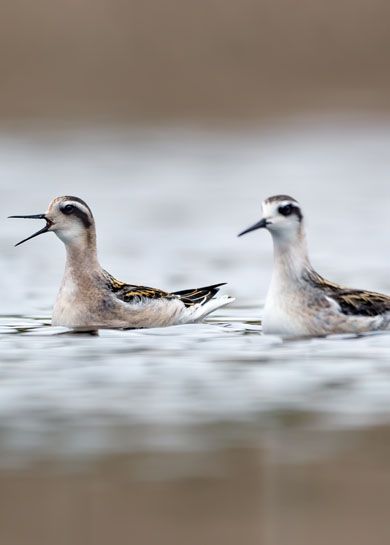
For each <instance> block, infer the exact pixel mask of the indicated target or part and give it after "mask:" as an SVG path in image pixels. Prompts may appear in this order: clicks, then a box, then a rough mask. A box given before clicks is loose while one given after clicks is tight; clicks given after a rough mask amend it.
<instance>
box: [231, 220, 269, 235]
mask: <svg viewBox="0 0 390 545" xmlns="http://www.w3.org/2000/svg"><path fill="white" fill-rule="evenodd" d="M267 225H268V221H267V220H266V219H265V218H262V219H261V220H260V221H258V222H257V223H255V224H254V225H251V226H250V227H248V229H244V231H241V233H239V234H238V235H237V236H238V237H242V235H246V234H247V233H250V232H251V231H256V229H263V228H264V227H267Z"/></svg>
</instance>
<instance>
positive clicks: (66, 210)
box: [61, 204, 74, 215]
mask: <svg viewBox="0 0 390 545" xmlns="http://www.w3.org/2000/svg"><path fill="white" fill-rule="evenodd" d="M73 211H74V206H73V204H67V205H66V206H64V208H62V210H61V212H62V213H63V214H66V215H69V214H71V213H72V212H73Z"/></svg>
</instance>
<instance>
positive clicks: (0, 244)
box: [0, 119, 390, 544]
mask: <svg viewBox="0 0 390 545" xmlns="http://www.w3.org/2000/svg"><path fill="white" fill-rule="evenodd" d="M389 147H390V123H389V124H386V123H384V122H367V120H364V121H362V120H360V121H356V120H351V119H348V120H345V121H344V122H343V123H340V121H339V120H338V122H337V123H336V122H333V121H332V120H328V121H323V120H322V121H308V122H306V123H305V124H304V125H297V124H294V123H291V124H290V125H288V126H284V127H282V126H281V127H278V128H273V129H272V130H271V129H268V130H262V131H258V130H246V131H235V132H222V131H214V132H213V131H208V132H207V131H200V130H184V129H177V128H167V129H164V128H159V129H154V130H152V129H149V130H145V129H142V130H135V129H134V130H132V131H125V130H97V129H94V130H92V129H90V130H89V129H88V130H81V129H77V130H76V129H74V130H71V129H69V130H67V131H62V132H60V131H55V130H50V131H48V130H46V131H43V130H42V131H21V130H14V131H9V132H7V133H3V134H2V135H0V189H1V201H0V212H1V213H0V216H1V217H2V218H5V217H6V216H8V215H10V214H33V213H42V212H44V211H45V209H46V207H47V204H48V202H49V201H50V200H51V198H53V197H54V196H56V195H61V194H73V195H77V196H79V197H82V198H83V199H85V200H86V201H87V202H88V204H89V205H90V206H91V207H92V209H93V210H94V213H95V217H96V221H97V228H98V243H99V253H100V259H101V262H102V264H103V265H104V267H105V268H107V269H108V270H109V271H110V272H111V273H112V274H114V275H115V276H117V277H119V278H121V279H124V280H127V281H129V282H133V283H142V284H146V285H151V286H155V287H161V288H165V289H168V290H169V289H172V290H173V289H177V290H178V289H183V288H188V287H196V286H198V285H205V284H207V283H216V282H223V281H225V282H227V283H228V285H227V286H226V287H225V288H224V289H223V291H224V292H226V293H229V294H231V295H234V296H235V297H236V298H237V300H236V303H235V304H234V305H232V306H231V307H228V308H225V309H222V310H221V311H219V312H217V313H215V314H214V315H213V316H212V317H211V318H210V319H209V320H208V322H207V323H204V324H198V325H184V326H177V327H171V328H166V329H154V330H132V331H113V330H105V331H101V332H100V333H99V335H98V336H91V335H87V334H85V335H80V334H78V335H75V334H71V333H70V332H68V331H67V330H65V329H62V328H52V327H51V326H50V312H51V305H52V303H53V301H54V298H55V296H56V291H57V288H58V285H59V282H60V279H61V274H62V268H63V264H64V251H63V247H62V244H61V243H60V241H59V240H58V239H56V237H55V236H54V235H53V234H49V235H44V236H42V237H39V238H37V239H34V240H33V241H31V242H29V243H27V244H26V245H23V246H21V247H19V248H14V247H13V244H14V243H15V242H17V241H18V240H20V239H22V238H24V237H25V236H27V235H29V234H30V233H32V232H33V231H34V230H36V229H37V228H38V227H37V225H36V223H35V222H34V223H33V222H29V221H27V220H26V221H23V220H6V219H3V220H1V230H0V250H1V256H0V272H1V278H2V282H1V285H0V301H1V309H0V312H1V317H0V362H1V364H0V381H1V387H0V414H1V417H0V470H1V469H4V470H7V471H8V470H13V471H14V470H15V469H17V468H19V469H20V468H26V467H31V466H34V465H36V464H39V463H42V461H45V463H47V462H48V461H50V463H54V464H60V466H61V467H65V468H69V467H72V468H74V467H84V468H85V467H91V466H90V465H88V464H91V463H100V462H99V460H102V459H112V457H117V456H124V455H127V456H130V457H132V456H138V455H139V453H144V457H141V460H144V461H139V460H138V459H137V460H138V461H137V463H136V465H135V467H136V469H135V470H134V475H136V476H138V477H137V478H140V479H144V478H145V476H147V477H148V478H149V479H156V480H157V481H158V480H159V479H168V480H169V479H173V480H174V479H177V478H193V477H199V476H201V477H202V478H210V476H214V477H215V475H219V476H220V472H221V467H223V464H225V469H226V468H228V469H226V471H227V474H228V475H229V472H230V474H232V475H235V477H234V478H233V481H232V482H234V483H235V482H236V481H235V478H237V482H240V479H241V478H242V479H244V481H245V482H247V484H248V486H249V483H250V481H251V478H250V477H249V476H248V478H247V481H246V480H245V478H244V477H243V476H242V475H241V473H240V475H241V477H239V476H238V474H237V475H236V473H235V470H234V471H233V470H231V469H230V470H229V468H231V467H235V468H237V467H242V468H246V470H247V471H248V473H249V474H251V475H252V476H253V475H260V473H261V472H262V471H265V474H266V479H265V482H266V489H267V490H268V494H267V501H265V504H264V505H266V506H267V505H268V508H267V507H265V508H264V509H265V511H264V509H263V508H261V509H260V506H259V512H260V511H261V512H262V513H263V512H266V513H267V512H268V515H269V516H268V517H266V518H267V520H268V538H269V539H268V542H269V543H273V542H275V543H283V542H284V538H281V537H280V536H281V535H282V534H278V533H277V532H276V530H275V528H276V527H277V526H278V525H277V524H276V523H275V518H273V516H274V515H273V514H274V513H275V512H277V510H278V506H281V507H280V508H281V509H284V507H285V503H283V502H285V499H286V497H288V495H287V496H286V494H285V493H284V492H285V490H290V491H291V490H293V491H295V492H294V494H295V493H296V487H297V486H298V489H299V490H300V492H299V490H298V492H297V494H298V496H297V497H299V494H300V493H301V492H302V490H301V488H300V485H299V483H306V482H307V480H306V478H305V477H304V476H302V474H299V475H300V477H299V478H300V479H301V480H299V479H298V481H296V480H295V481H294V483H293V484H292V483H291V482H290V480H289V479H290V477H291V472H290V473H288V474H287V476H286V475H285V474H284V473H283V471H282V470H281V471H277V472H276V473H275V471H276V470H275V467H278V468H283V467H286V465H285V464H292V465H294V464H301V465H300V466H299V467H305V468H309V467H311V466H310V464H313V463H318V464H321V463H328V462H329V460H331V461H332V463H334V464H335V466H334V473H333V474H341V475H342V474H344V475H345V471H344V469H343V467H344V466H343V463H344V458H343V457H344V456H346V454H345V452H346V449H347V451H348V452H349V451H351V452H353V453H354V454H356V449H355V448H354V445H355V446H356V445H357V444H359V447H358V452H364V448H365V447H367V448H368V446H369V445H371V443H372V437H371V435H370V433H373V434H374V435H375V438H377V436H379V437H381V438H383V440H382V442H381V440H379V442H378V444H377V447H376V449H375V453H377V452H379V453H381V452H382V451H383V453H384V452H385V450H383V449H386V448H387V446H386V445H388V444H389V434H388V430H387V426H388V424H389V422H390V403H389V398H390V394H389V392H390V356H389V354H390V335H389V334H386V333H380V334H372V335H366V336H361V337H352V336H340V337H334V338H329V339H309V340H295V341H291V340H290V341H285V340H282V339H281V338H279V337H276V336H264V335H262V333H261V325H260V320H261V316H262V305H263V302H264V298H265V294H266V290H267V285H268V282H269V278H270V274H271V270H272V247H271V241H270V237H269V235H268V234H267V233H254V234H253V235H252V236H248V237H245V239H237V237H236V235H237V233H238V232H239V231H240V230H242V229H243V228H244V227H246V226H247V225H249V224H251V223H253V222H254V221H256V220H257V219H258V218H259V217H260V202H261V200H262V199H263V198H265V197H267V196H269V195H271V194H275V193H282V192H283V193H288V194H291V195H292V196H294V197H295V198H297V199H299V200H300V201H301V204H302V206H303V207H304V210H305V212H306V218H307V225H308V230H309V233H308V238H309V245H310V248H311V257H312V261H313V264H314V265H315V267H316V268H317V269H318V270H319V271H320V272H321V273H322V274H324V275H326V276H329V277H331V278H332V279H333V280H335V281H338V282H341V283H347V284H349V285H353V286H356V287H363V288H367V289H372V290H378V291H384V292H388V293H390V276H389V270H390V259H389V252H388V251H387V249H388V248H389V244H390V216H389V214H388V210H389V203H390V184H389V161H388V149H389ZM375 430H382V431H375ZM385 438H387V440H386V439H385ZM375 444H376V443H375ZM361 445H363V446H361ZM378 445H379V446H378ZM381 445H382V446H381ZM232 451H233V452H239V453H241V454H240V455H237V456H238V457H237V459H236V462H235V463H233V466H231V465H229V464H230V462H229V463H228V462H227V461H226V460H227V459H229V460H230V458H229V456H230V454H228V453H231V452H232ZM250 452H256V453H258V454H256V456H255V459H256V460H257V462H256V463H255V464H254V466H253V467H252V465H251V464H252V462H253V459H252V457H250V460H251V461H248V459H247V458H246V457H247V454H245V455H244V454H243V453H250ZM368 452H369V453H370V454H369V455H367V456H368V459H369V460H371V454H372V452H371V450H370V448H368ZM218 453H219V454H218ZM221 453H222V454H221ZM264 453H265V454H264ZM168 454H169V456H171V457H173V458H169V457H168V458H167V457H166V456H167V455H168ZM148 456H157V457H158V458H156V459H158V460H159V463H153V464H151V463H150V461H148V460H149V458H148ZM175 456H176V457H177V456H179V458H178V459H179V460H180V463H179V462H178V463H176V461H177V458H175ZM194 456H195V458H194ZM218 456H222V458H221V459H222V460H223V461H222V462H221V459H220V458H218ZM375 456H376V454H375ZM348 457H349V454H348V456H347V458H348ZM168 459H170V460H172V459H173V460H176V461H175V462H169V463H168V462H166V460H168ZM380 459H381V460H382V461H383V460H384V458H383V457H382V458H380ZM145 460H146V461H145ZM161 460H163V461H161ZM164 460H165V461H164ZM329 463H330V462H329ZM356 463H357V464H359V462H358V461H357V462H356ZM75 464H76V465H75ZM248 464H249V465H248ZM347 466H348V464H347ZM248 468H251V469H250V470H248ZM387 470H388V467H387V464H386V463H384V465H383V467H381V469H380V472H381V473H380V474H381V475H382V476H385V475H386V478H387V476H388V472H387ZM308 471H309V469H308ZM313 471H314V470H313ZM222 473H223V471H222ZM313 474H314V475H316V476H317V477H316V478H318V475H320V474H321V471H320V472H318V471H314V473H313ZM358 474H359V475H361V472H360V473H359V472H358V471H356V473H351V479H350V482H351V483H356V478H355V477H356V475H358ZM132 475H133V473H132ZM275 475H277V477H275ZM293 475H295V474H293ZM311 479H313V476H312V477H311ZM297 482H298V484H297ZM311 482H313V480H311ZM291 487H292V488H291ZM294 487H295V488H294ZM248 490H249V489H248ZM321 490H322V488H321ZM347 490H348V491H350V492H351V497H355V496H356V494H355V489H353V488H348V487H347ZM281 491H282V492H281ZM317 491H318V490H317ZM312 492H313V491H312ZM221 494H222V495H225V493H224V492H223V491H221ZM251 494H253V498H255V497H256V493H255V492H254V491H253V490H252V492H251ZM313 494H314V495H315V493H314V492H313ZM309 496H310V495H309ZM251 497H252V496H251ZM294 497H295V496H294ZM246 499H247V500H248V501H249V499H250V498H249V497H246ZM254 501H258V500H254ZM346 501H348V500H346ZM0 502H1V498H0ZM252 503H253V502H252ZM293 503H294V501H293ZM275 506H276V507H275ZM283 506H284V507H283ZM267 509H268V511H267ZM275 510H276V511H275ZM235 512H236V514H237V510H235ZM289 515H291V512H290V511H289ZM259 516H260V515H259ZM296 516H297V517H298V519H299V516H300V515H299V514H296ZM298 519H296V518H295V519H294V520H295V521H296V520H298ZM254 520H256V521H257V515H256V513H253V518H252V519H251V521H252V522H253V521H254ZM269 521H271V522H269ZM240 524H242V525H243V526H242V527H244V526H245V528H247V529H248V524H249V522H248V521H246V522H245V521H241V522H240ZM265 526H267V524H265ZM242 527H241V529H242ZM263 530H264V528H262V531H261V533H262V535H263V537H264V535H266V534H267V532H265V534H264V533H263ZM232 531H233V530H232ZM275 532H276V533H275ZM307 532H308V534H307V536H306V537H307V539H308V542H310V540H311V542H313V541H312V537H310V536H312V534H310V531H309V529H307ZM358 534H359V533H358ZM258 535H259V534H258V528H257V527H256V524H254V530H253V535H252V534H251V536H249V535H248V538H247V540H246V542H247V543H252V541H251V539H252V538H253V543H255V542H256V543H258ZM275 535H276V536H279V537H275ZM283 535H284V534H283ZM289 535H290V541H289V543H295V541H294V540H293V533H291V531H290V533H289ZM294 535H295V534H294ZM297 535H298V534H297ZM299 536H300V537H299V538H297V543H300V544H302V543H305V542H306V541H305V539H306V538H305V537H302V535H301V534H299ZM183 539H184V538H183ZM264 539H265V538H264ZM273 540H274V541H273ZM47 541H48V543H49V542H50V539H49V538H47ZM20 542H23V540H21V541H20ZM97 542H99V541H98V540H96V539H95V543H97ZM139 542H140V543H143V541H142V539H140V541H139ZM146 542H147V540H146V541H145V543H146ZM182 542H183V541H182ZM187 542H189V541H188V540H187ZM344 542H345V541H344ZM18 543H19V542H18ZM41 543H45V539H44V538H42V539H41ZM73 543H78V542H77V540H76V539H74V540H73ZM99 543H100V542H99ZM286 543H287V541H286ZM317 543H322V542H321V541H318V540H317ZM355 543H359V541H358V540H355ZM378 543H381V541H378Z"/></svg>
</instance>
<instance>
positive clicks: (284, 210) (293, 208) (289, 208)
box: [278, 204, 303, 221]
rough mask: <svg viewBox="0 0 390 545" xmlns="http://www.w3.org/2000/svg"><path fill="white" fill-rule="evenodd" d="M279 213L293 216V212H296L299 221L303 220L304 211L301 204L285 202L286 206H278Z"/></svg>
mask: <svg viewBox="0 0 390 545" xmlns="http://www.w3.org/2000/svg"><path fill="white" fill-rule="evenodd" d="M278 212H279V214H281V215H282V216H286V217H287V216H291V215H292V214H295V215H296V216H297V218H298V220H299V221H302V217H303V216H302V212H301V209H300V208H299V206H297V205H295V204H285V205H284V206H279V208H278Z"/></svg>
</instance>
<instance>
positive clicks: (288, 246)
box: [272, 225, 311, 285]
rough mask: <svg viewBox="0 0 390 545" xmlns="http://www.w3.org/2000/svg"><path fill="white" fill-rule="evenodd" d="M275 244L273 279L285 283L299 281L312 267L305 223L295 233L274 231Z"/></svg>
mask: <svg viewBox="0 0 390 545" xmlns="http://www.w3.org/2000/svg"><path fill="white" fill-rule="evenodd" d="M272 238H273V244H274V271H273V281H277V282H283V284H284V285H286V284H290V283H297V282H299V281H300V280H301V279H302V277H303V273H304V271H305V270H306V269H308V268H311V264H310V260H309V256H308V250H307V243H306V235H305V231H304V228H303V225H301V226H300V227H299V229H298V230H297V231H296V232H294V233H288V234H284V233H282V234H279V233H272Z"/></svg>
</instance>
